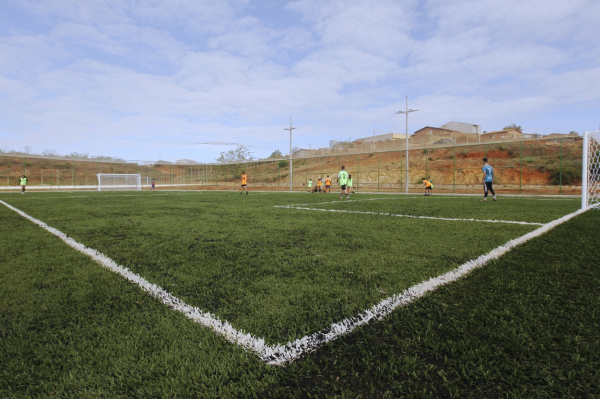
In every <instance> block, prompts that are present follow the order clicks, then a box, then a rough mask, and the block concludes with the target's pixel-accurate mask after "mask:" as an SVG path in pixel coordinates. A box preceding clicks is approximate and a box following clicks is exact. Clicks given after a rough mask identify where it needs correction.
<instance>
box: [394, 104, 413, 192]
mask: <svg viewBox="0 0 600 399" xmlns="http://www.w3.org/2000/svg"><path fill="white" fill-rule="evenodd" d="M417 111H418V109H408V96H406V110H405V111H398V112H396V113H397V114H405V115H406V180H405V182H404V186H405V189H406V190H405V192H406V194H408V114H409V113H411V112H417Z"/></svg>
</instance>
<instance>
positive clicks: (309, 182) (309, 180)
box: [306, 179, 313, 193]
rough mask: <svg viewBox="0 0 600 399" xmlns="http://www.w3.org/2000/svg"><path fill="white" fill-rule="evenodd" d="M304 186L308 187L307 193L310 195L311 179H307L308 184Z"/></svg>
mask: <svg viewBox="0 0 600 399" xmlns="http://www.w3.org/2000/svg"><path fill="white" fill-rule="evenodd" d="M306 185H307V186H308V192H309V193H310V192H311V191H312V185H313V182H312V179H308V183H306Z"/></svg>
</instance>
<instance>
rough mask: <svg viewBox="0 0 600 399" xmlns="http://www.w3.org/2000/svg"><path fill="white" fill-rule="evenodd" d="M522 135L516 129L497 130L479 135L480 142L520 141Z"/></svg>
mask: <svg viewBox="0 0 600 399" xmlns="http://www.w3.org/2000/svg"><path fill="white" fill-rule="evenodd" d="M522 139H523V134H522V133H521V132H520V131H519V130H517V129H505V130H497V131H494V132H486V133H483V134H482V135H481V141H482V142H484V141H486V142H487V141H493V142H495V141H512V140H522Z"/></svg>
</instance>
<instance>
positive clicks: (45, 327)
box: [0, 192, 600, 397]
mask: <svg viewBox="0 0 600 399" xmlns="http://www.w3.org/2000/svg"><path fill="white" fill-rule="evenodd" d="M0 200H2V201H3V204H2V206H0V218H1V219H2V221H3V223H2V226H1V227H2V228H1V229H0V244H1V245H0V247H1V248H2V251H0V260H2V262H0V263H2V269H1V270H2V275H3V276H2V277H3V283H4V284H3V285H2V287H1V290H0V311H1V312H0V317H1V321H2V323H1V324H2V326H3V327H2V329H1V331H0V333H1V334H2V337H3V340H2V343H3V344H2V346H1V347H0V350H1V352H2V353H1V355H2V359H3V369H2V372H1V374H0V393H2V394H3V395H4V394H5V395H8V396H11V395H14V394H18V395H19V394H24V395H33V396H36V395H38V396H39V395H50V394H53V393H57V392H58V393H62V394H63V395H66V396H69V395H76V396H81V395H83V396H94V395H100V396H102V395H107V396H120V395H122V396H141V397H145V396H155V397H156V396H198V395H199V396H206V397H253V396H260V397H298V396H307V395H317V396H319V395H320V396H328V395H337V394H343V393H344V392H345V395H350V396H352V397H373V396H383V397H397V396H402V395H404V393H405V392H409V391H410V390H415V389H416V390H421V389H425V390H426V391H427V392H429V395H433V396H436V393H440V392H442V393H444V392H445V393H446V395H449V394H450V393H453V394H454V395H457V394H458V393H460V395H459V396H468V395H466V394H465V393H466V392H470V388H468V387H469V386H471V385H472V384H475V385H477V386H478V387H479V389H481V390H482V391H481V392H487V393H488V395H489V396H490V397H491V396H494V395H495V394H494V393H499V392H507V391H511V392H514V393H515V394H518V393H523V392H524V391H523V390H522V389H526V390H527V392H530V391H531V389H539V390H540V391H539V392H552V393H553V394H555V395H559V396H560V395H561V394H562V393H564V392H567V393H568V392H575V393H579V394H585V393H589V392H592V391H593V390H594V389H595V387H596V386H597V384H595V383H592V382H591V381H593V380H594V379H595V377H594V376H595V375H597V371H595V370H597V367H596V363H597V361H595V360H593V359H597V356H596V353H597V351H598V348H599V347H600V346H599V345H598V342H597V339H596V340H594V338H593V336H594V334H595V331H597V328H596V327H595V324H594V323H591V324H590V323H589V322H587V321H586V320H588V319H589V315H590V314H594V312H596V311H597V308H598V303H597V300H596V299H597V298H596V297H595V296H594V295H593V294H590V293H591V292H593V291H594V290H597V286H598V284H597V281H598V278H599V277H600V275H598V274H597V273H596V272H595V270H596V269H597V268H596V267H590V265H591V264H596V263H597V261H596V260H597V256H596V255H595V254H596V253H597V249H596V248H597V247H598V246H597V243H598V240H597V234H596V233H594V231H596V230H597V229H596V230H594V229H595V227H594V226H596V221H597V217H596V215H597V213H598V212H597V211H589V212H586V214H584V215H582V216H580V217H576V218H574V219H573V220H569V221H567V222H566V223H565V226H571V227H564V228H563V226H560V228H557V229H553V230H552V231H550V229H551V227H552V226H554V225H558V224H559V223H556V222H552V221H556V220H557V219H560V218H563V219H562V220H563V221H564V220H566V219H570V218H571V217H572V216H573V213H574V212H577V210H578V208H579V206H580V201H579V200H578V199H570V198H533V197H529V198H519V197H499V200H498V201H497V202H492V201H488V202H485V203H482V202H481V201H480V198H479V197H467V196H462V197H461V196H454V197H453V196H433V197H431V198H428V199H426V198H423V197H422V196H414V195H413V196H404V195H366V194H360V195H355V196H352V198H351V200H339V199H338V197H337V195H334V194H331V195H321V194H308V193H306V194H303V193H294V194H290V193H279V194H276V193H259V192H254V193H251V194H250V195H248V196H246V195H244V196H240V195H239V194H238V193H235V192H154V193H149V192H137V193H115V192H112V193H111V192H107V193H98V192H88V193H82V192H78V193H27V194H26V195H17V194H0ZM11 208H12V209H11ZM15 210H18V212H20V213H21V214H19V213H17V212H15ZM565 216H567V218H565ZM28 218H29V220H28ZM32 220H37V223H41V224H42V225H41V226H40V225H36V224H35V223H32ZM573 223H575V224H573ZM53 229H55V230H53ZM47 230H52V232H53V233H54V234H55V236H53V235H52V234H50V232H49V231H47ZM545 231H549V232H548V234H545V235H543V236H541V233H540V232H545ZM61 233H64V235H65V236H62V235H61ZM56 235H58V236H60V238H61V239H58V238H57V237H56ZM66 236H68V237H70V238H71V239H72V240H69V239H67V238H66ZM535 237H539V238H535ZM543 237H550V238H548V240H549V241H546V239H545V238H543ZM530 238H531V239H530ZM61 240H62V241H61ZM526 241H527V243H526ZM66 242H69V243H70V245H72V246H74V247H75V248H76V249H78V250H81V249H82V247H78V244H77V243H80V244H83V245H84V246H85V247H87V250H91V253H92V255H93V258H94V260H93V259H92V258H91V257H90V256H88V255H86V254H84V253H81V252H78V251H77V250H75V249H74V248H72V247H70V246H68V245H67V244H66ZM511 243H512V244H511ZM521 244H523V245H521ZM563 244H564V245H566V246H567V247H568V250H567V249H566V247H563ZM516 246H518V248H515V247H516ZM513 248H515V249H513ZM521 248H523V249H521ZM96 251H97V252H96ZM84 252H85V251H84ZM553 252H555V253H554V255H553V254H552V253H553ZM98 254H103V256H105V257H106V258H102V257H100V256H99V255H98ZM503 254H505V255H503ZM97 255H98V256H97ZM499 256H500V260H494V259H496V258H498V257H499ZM107 259H108V263H110V261H111V260H112V261H114V262H115V265H120V266H122V267H123V268H127V270H129V271H130V272H128V273H130V274H129V275H127V276H129V277H131V275H139V276H137V277H134V278H129V279H130V281H127V279H125V278H123V276H122V275H119V274H116V273H113V271H110V270H107V268H106V267H110V265H109V266H107V265H106V260H107ZM98 261H100V262H105V264H101V263H99V262H98ZM490 261H491V263H492V264H491V265H488V263H490ZM590 262H591V263H590ZM103 266H104V267H103ZM467 266H468V267H467ZM481 266H484V267H483V268H482V269H481V270H480V271H479V272H478V273H472V276H469V277H467V278H464V279H461V281H456V280H457V279H460V278H461V277H463V276H465V275H466V274H467V273H469V272H470V271H471V270H474V269H475V268H478V267H481ZM117 267H118V266H117ZM123 270H124V269H123ZM457 271H458V272H457ZM118 273H121V271H118ZM125 274H126V273H125ZM440 276H442V278H440ZM444 276H446V277H444ZM448 276H450V277H448ZM432 278H433V279H432ZM452 281H456V282H454V283H452V284H449V285H447V286H446V287H443V288H442V287H441V285H443V284H444V283H447V282H452ZM144 282H145V283H144ZM144 284H146V285H144ZM152 284H155V285H152ZM148 285H151V289H148ZM140 287H142V288H143V290H142V289H140ZM423 287H425V289H423ZM438 287H440V288H438ZM594 287H595V288H594ZM433 290H436V295H427V296H426V297H423V298H422V299H418V298H420V297H421V296H423V294H424V293H427V292H431V291H433ZM149 292H150V293H154V295H156V296H157V297H158V300H157V299H155V298H153V297H152V296H151V295H149ZM156 292H159V293H158V294H156ZM530 297H531V298H530ZM165 298H166V299H165ZM408 303H411V305H410V306H402V305H406V304H408ZM165 305H166V306H165ZM169 307H170V308H171V309H170V308H169ZM172 309H175V310H176V311H174V310H172ZM190 309H191V310H190ZM182 313H183V314H182ZM567 314H568V315H569V317H566V318H565V316H564V315H567ZM513 317H516V319H513ZM380 318H383V321H381V322H378V323H371V321H374V320H375V319H380ZM592 319H593V318H592ZM514 320H518V321H519V322H518V324H516V325H515V324H514ZM521 323H522V324H521ZM538 330H539V331H538ZM534 331H537V332H534ZM223 336H224V337H225V338H226V339H223ZM556 342H564V344H560V345H558V346H557V345H556ZM538 346H540V347H541V348H542V349H539V350H538V349H537V348H538ZM513 350H514V351H517V352H516V353H519V355H517V354H510V353H511V352H512V351H513ZM573 353H577V357H574V356H575V355H573ZM586 359H588V360H591V361H588V362H586ZM270 364H278V365H283V366H285V367H279V366H272V365H270ZM466 365H467V366H466ZM572 368H577V369H578V370H579V371H578V373H575V374H571V373H569V374H564V373H566V371H565V370H570V369H572ZM517 369H523V370H524V371H522V372H525V373H528V375H532V376H535V378H534V377H530V378H531V382H530V383H527V384H525V383H524V382H523V381H522V379H521V378H520V377H519V376H518V375H515V374H514V373H513V371H514V370H517ZM432 373H433V374H432ZM563 374H564V375H563ZM409 375H410V376H412V377H410V378H407V376H409ZM450 377H451V378H450ZM550 379H551V380H550ZM554 379H560V381H562V382H560V383H550V382H551V381H555V380H554ZM549 381H550V382H549ZM563 383H564V384H563ZM544 384H547V386H546V385H544ZM522 387H525V388H522ZM565 387H569V388H565ZM374 392H375V393H374ZM377 392H379V393H380V394H381V395H380V394H378V393H377ZM474 392H477V391H474ZM18 395H17V396H18ZM342 396H343V395H342ZM409 396H410V395H409ZM413 396H418V397H420V396H423V395H421V394H415V395H413ZM425 396H427V395H425ZM475 396H478V395H475Z"/></svg>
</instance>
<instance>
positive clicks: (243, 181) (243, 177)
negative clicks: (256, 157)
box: [240, 170, 248, 195]
mask: <svg viewBox="0 0 600 399" xmlns="http://www.w3.org/2000/svg"><path fill="white" fill-rule="evenodd" d="M240 177H241V178H242V187H241V188H240V195H242V194H243V193H244V189H246V195H248V186H247V184H248V176H246V171H245V170H242V176H240Z"/></svg>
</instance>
